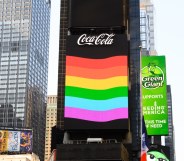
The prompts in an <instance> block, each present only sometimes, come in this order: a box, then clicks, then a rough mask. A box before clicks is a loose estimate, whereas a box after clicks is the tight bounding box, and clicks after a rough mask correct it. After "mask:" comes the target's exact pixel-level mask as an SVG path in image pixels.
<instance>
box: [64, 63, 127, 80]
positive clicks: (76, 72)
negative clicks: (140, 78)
mask: <svg viewBox="0 0 184 161" xmlns="http://www.w3.org/2000/svg"><path fill="white" fill-rule="evenodd" d="M66 75H68V76H77V77H83V78H92V79H103V78H110V77H115V76H127V75H128V69H127V66H117V67H112V68H105V69H90V68H81V67H73V66H67V67H66Z"/></svg>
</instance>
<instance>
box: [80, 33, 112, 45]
mask: <svg viewBox="0 0 184 161" xmlns="http://www.w3.org/2000/svg"><path fill="white" fill-rule="evenodd" d="M114 35H115V34H107V33H102V34H100V35H98V36H87V34H83V35H81V36H80V37H79V38H78V40H77V44H78V45H112V44H113V40H114V39H113V36H114Z"/></svg>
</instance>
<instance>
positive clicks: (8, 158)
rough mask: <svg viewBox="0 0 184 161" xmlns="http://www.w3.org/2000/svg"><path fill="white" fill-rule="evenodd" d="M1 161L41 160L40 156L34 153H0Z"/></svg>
mask: <svg viewBox="0 0 184 161" xmlns="http://www.w3.org/2000/svg"><path fill="white" fill-rule="evenodd" d="M0 161H40V159H39V157H38V156H37V155H36V154H34V153H32V154H17V155H0Z"/></svg>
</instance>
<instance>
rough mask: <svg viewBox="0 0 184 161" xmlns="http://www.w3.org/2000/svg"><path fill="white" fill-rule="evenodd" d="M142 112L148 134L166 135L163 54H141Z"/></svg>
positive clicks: (166, 120)
mask: <svg viewBox="0 0 184 161" xmlns="http://www.w3.org/2000/svg"><path fill="white" fill-rule="evenodd" d="M141 74H142V78H141V80H142V112H143V116H144V121H145V125H146V129H147V134H148V135H168V107H167V83H166V64H165V57H164V56H142V69H141Z"/></svg>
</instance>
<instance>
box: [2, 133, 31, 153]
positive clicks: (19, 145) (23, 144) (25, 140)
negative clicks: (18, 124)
mask: <svg viewBox="0 0 184 161" xmlns="http://www.w3.org/2000/svg"><path fill="white" fill-rule="evenodd" d="M9 152H14V153H16V152H17V153H23V154H25V153H32V131H31V130H22V131H14V130H0V153H9Z"/></svg>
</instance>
